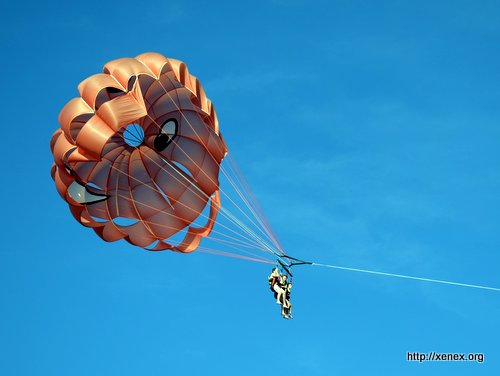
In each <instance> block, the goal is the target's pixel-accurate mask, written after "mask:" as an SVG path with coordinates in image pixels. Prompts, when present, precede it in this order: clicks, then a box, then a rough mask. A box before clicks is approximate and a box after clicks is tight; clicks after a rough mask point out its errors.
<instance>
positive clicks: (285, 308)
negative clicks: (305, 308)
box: [281, 282, 292, 319]
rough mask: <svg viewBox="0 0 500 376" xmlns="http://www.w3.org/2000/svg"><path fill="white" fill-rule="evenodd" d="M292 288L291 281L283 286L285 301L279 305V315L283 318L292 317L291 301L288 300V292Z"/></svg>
mask: <svg viewBox="0 0 500 376" xmlns="http://www.w3.org/2000/svg"><path fill="white" fill-rule="evenodd" d="M291 290H292V283H291V282H289V283H287V284H286V287H285V301H284V303H283V305H282V306H281V315H282V316H283V318H285V319H291V318H292V303H291V301H290V293H291Z"/></svg>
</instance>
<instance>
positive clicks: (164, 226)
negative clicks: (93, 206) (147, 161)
mask: <svg viewBox="0 0 500 376" xmlns="http://www.w3.org/2000/svg"><path fill="white" fill-rule="evenodd" d="M120 197H122V198H124V199H126V200H129V201H131V199H129V198H128V197H125V196H122V195H120ZM144 205H145V204H144ZM146 206H148V205H146ZM97 210H99V211H102V212H106V211H105V210H104V209H97ZM166 214H169V213H166ZM143 222H145V223H147V224H149V225H155V226H158V227H163V228H168V229H173V228H174V227H171V226H167V225H164V224H162V223H156V222H153V221H147V220H143ZM221 235H223V236H225V234H221ZM210 239H211V240H215V239H213V238H212V237H210ZM219 240H222V239H219ZM215 241H217V240H215ZM224 242H225V241H224ZM233 244H236V243H233ZM236 245H238V244H236ZM229 248H232V249H235V250H237V251H239V252H241V253H246V254H248V255H250V256H253V257H254V258H259V259H262V260H267V259H265V258H264V257H262V256H261V255H256V254H254V253H252V252H249V251H246V250H244V249H241V248H236V247H234V246H229ZM253 248H255V249H258V250H260V249H261V248H256V247H253Z"/></svg>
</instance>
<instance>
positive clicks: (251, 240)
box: [108, 160, 262, 249]
mask: <svg viewBox="0 0 500 376" xmlns="http://www.w3.org/2000/svg"><path fill="white" fill-rule="evenodd" d="M108 161H109V160H108ZM110 167H111V168H113V169H115V170H116V171H118V173H120V174H123V175H125V176H127V177H129V178H131V179H133V180H135V181H137V182H139V183H141V184H142V185H144V186H145V187H148V188H149V189H151V190H153V191H155V192H157V193H159V194H162V193H161V192H160V191H158V190H156V189H155V188H153V187H151V186H149V185H147V184H146V183H145V182H144V181H142V180H140V179H137V178H136V177H134V176H131V175H129V174H128V173H127V172H124V171H122V170H120V169H118V168H116V167H115V166H113V165H112V164H110ZM119 196H120V197H121V198H124V199H127V200H129V201H131V202H132V203H134V202H135V203H138V204H140V205H143V206H146V207H149V208H151V209H157V208H154V207H152V206H150V205H147V204H145V203H142V202H140V201H137V200H133V199H130V198H128V197H126V196H123V195H119ZM179 204H180V205H182V206H183V207H185V208H187V209H188V210H193V209H192V208H190V207H189V206H187V205H185V204H183V203H181V202H179ZM162 212H164V213H165V214H167V215H170V216H172V217H174V218H178V217H177V216H176V215H174V214H171V213H166V212H165V211H162ZM200 215H201V216H202V217H204V218H207V219H209V217H208V216H206V215H204V214H203V213H201V214H200ZM219 225H220V226H221V227H224V228H225V229H227V230H228V231H230V232H232V233H234V234H236V235H238V236H240V237H242V238H243V239H246V240H247V241H249V242H251V243H253V244H255V245H256V246H260V247H262V245H261V244H260V243H259V242H256V241H255V240H254V239H251V238H248V237H246V236H244V235H243V234H242V233H239V232H236V231H234V230H233V229H231V228H229V227H227V226H224V225H223V224H219ZM220 234H221V235H224V234H223V233H220ZM260 249H261V248H260Z"/></svg>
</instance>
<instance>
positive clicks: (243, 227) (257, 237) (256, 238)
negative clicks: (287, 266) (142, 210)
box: [138, 115, 279, 254]
mask: <svg viewBox="0 0 500 376" xmlns="http://www.w3.org/2000/svg"><path fill="white" fill-rule="evenodd" d="M147 116H148V117H149V118H150V119H151V121H152V122H154V123H155V124H156V125H157V126H158V127H160V126H159V124H158V123H156V121H155V120H154V119H153V118H151V117H150V116H149V115H147ZM183 116H185V115H183ZM160 129H161V127H160ZM193 131H194V129H193ZM172 143H174V144H175V145H176V146H177V147H178V148H179V149H180V150H181V151H182V152H183V153H184V154H185V155H186V156H187V157H188V158H189V159H191V161H192V162H193V163H194V164H195V165H196V166H197V167H199V166H198V165H197V164H196V162H195V161H193V160H192V158H191V157H190V156H189V154H188V153H186V152H185V151H184V150H183V149H182V148H181V147H180V146H179V144H178V143H176V142H175V140H174V139H172ZM138 150H139V151H140V149H138ZM142 155H145V156H146V157H147V158H148V159H149V160H151V161H152V162H153V163H154V164H156V165H157V166H158V167H160V168H161V169H162V170H163V171H165V172H166V173H168V174H169V175H170V176H172V177H173V178H174V179H176V180H177V181H178V182H180V180H178V179H177V178H176V177H175V176H173V175H172V174H171V173H170V172H168V171H167V170H165V169H164V168H163V166H161V165H159V164H158V163H157V162H156V161H154V160H153V159H151V158H150V157H149V156H148V155H146V154H142ZM163 161H164V162H165V163H167V164H168V165H169V166H170V167H172V168H174V169H175V167H173V166H172V165H171V164H170V163H169V162H168V161H167V160H165V159H163ZM201 171H202V172H203V170H201ZM179 175H180V176H181V177H182V178H183V179H185V180H186V181H187V182H188V183H189V185H188V186H186V189H189V190H191V192H193V193H195V194H196V192H194V191H193V190H192V189H191V186H192V187H193V188H195V189H196V190H198V191H199V192H200V193H201V194H202V195H203V196H205V197H207V198H209V196H208V195H207V194H206V193H205V192H203V191H202V190H201V189H200V188H199V187H197V186H195V185H191V181H190V180H189V179H187V178H186V177H185V176H184V175H182V174H179ZM207 177H208V178H209V179H210V180H211V181H212V182H213V180H212V179H211V178H210V177H209V176H208V175H207ZM213 183H215V182H213ZM226 196H227V194H226ZM198 197H199V196H198ZM229 199H230V198H229ZM230 200H231V199H230ZM231 201H232V200H231ZM232 202H233V201H232ZM233 203H234V202H233ZM234 205H235V206H236V207H238V206H237V204H236V203H234ZM219 207H220V210H221V212H222V213H223V214H225V216H226V218H228V219H229V220H230V221H232V222H233V223H234V224H236V225H237V226H239V227H240V228H241V229H242V230H243V231H245V232H246V233H247V234H248V235H249V236H251V237H252V238H254V239H255V240H256V241H257V242H259V243H260V244H261V245H262V246H263V247H264V248H265V249H267V250H268V251H269V252H271V253H273V254H279V253H278V252H276V251H275V250H274V249H273V248H272V247H271V246H270V245H269V244H268V243H267V242H266V241H265V240H264V239H262V238H261V237H260V236H258V235H257V234H256V233H255V232H254V231H252V230H251V229H250V228H249V227H248V226H246V225H245V224H244V223H243V222H241V221H240V220H238V219H237V218H236V217H235V216H234V215H233V214H232V213H230V212H229V211H228V210H227V209H225V208H224V207H222V206H219ZM240 211H241V209H240ZM257 228H258V227H257Z"/></svg>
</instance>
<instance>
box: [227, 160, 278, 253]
mask: <svg viewBox="0 0 500 376" xmlns="http://www.w3.org/2000/svg"><path fill="white" fill-rule="evenodd" d="M221 171H222V173H223V174H224V176H226V178H227V180H228V181H229V183H230V184H231V186H232V187H233V188H234V190H235V192H236V193H238V196H239V197H240V198H241V200H242V201H243V202H244V203H245V205H246V207H247V208H248V209H249V210H250V212H251V213H252V214H253V216H254V217H255V219H256V220H257V222H259V224H260V225H261V226H262V228H264V229H266V232H265V235H266V236H267V237H268V239H269V240H270V241H271V242H272V243H273V244H274V245H275V246H276V248H277V249H278V250H280V251H281V252H282V249H281V248H280V245H279V244H278V242H277V241H276V239H274V237H273V236H272V234H271V232H270V231H269V229H268V228H267V227H266V225H265V224H264V223H263V222H262V220H261V218H260V216H258V215H257V214H256V213H255V211H254V210H253V209H252V206H251V205H250V203H249V202H248V200H247V199H246V198H245V196H244V195H243V193H242V192H241V190H240V189H239V188H238V186H237V185H236V183H235V182H234V181H233V179H232V178H231V176H230V175H229V174H227V173H226V171H224V169H221ZM243 214H244V215H245V216H246V217H247V218H248V215H246V213H243ZM249 219H250V218H249ZM250 220H251V219H250Z"/></svg>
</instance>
